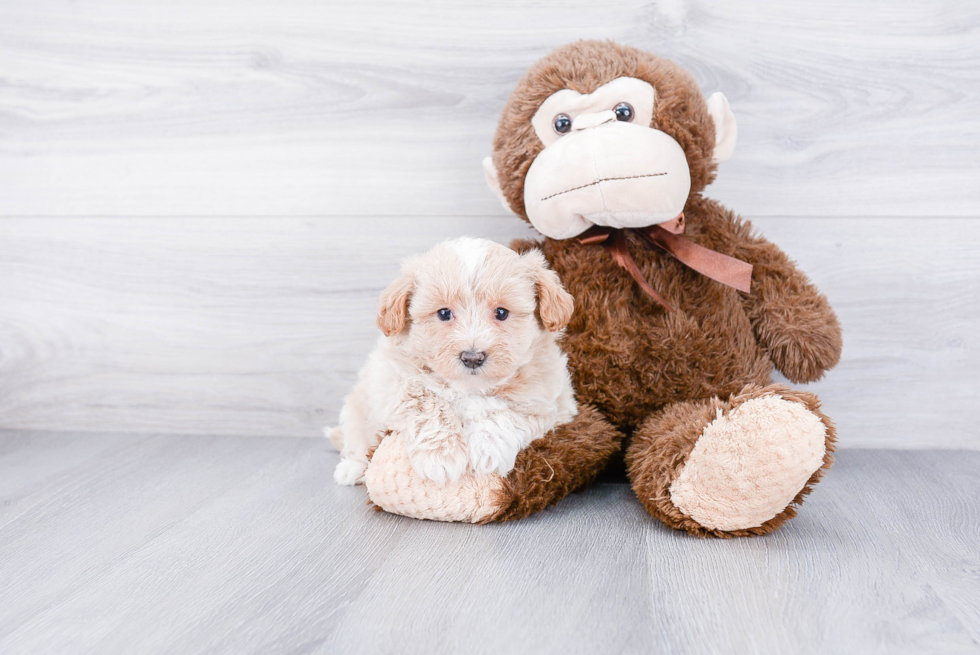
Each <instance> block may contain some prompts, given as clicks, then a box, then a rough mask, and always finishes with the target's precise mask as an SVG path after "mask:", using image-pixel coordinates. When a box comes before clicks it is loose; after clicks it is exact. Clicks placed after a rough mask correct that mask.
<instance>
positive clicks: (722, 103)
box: [708, 91, 738, 161]
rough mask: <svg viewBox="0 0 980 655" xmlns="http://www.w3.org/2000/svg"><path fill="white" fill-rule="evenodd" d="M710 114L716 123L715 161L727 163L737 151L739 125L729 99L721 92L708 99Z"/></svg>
mask: <svg viewBox="0 0 980 655" xmlns="http://www.w3.org/2000/svg"><path fill="white" fill-rule="evenodd" d="M708 113H709V114H711V119H712V120H713V121H714V122H715V152H714V155H713V157H714V160H715V161H725V160H726V159H728V158H729V157H731V156H732V152H734V151H735V139H736V137H738V125H736V123H735V114H733V113H732V108H731V107H729V106H728V98H726V97H725V94H724V93H722V92H721V91H716V92H714V93H712V94H711V97H710V98H708Z"/></svg>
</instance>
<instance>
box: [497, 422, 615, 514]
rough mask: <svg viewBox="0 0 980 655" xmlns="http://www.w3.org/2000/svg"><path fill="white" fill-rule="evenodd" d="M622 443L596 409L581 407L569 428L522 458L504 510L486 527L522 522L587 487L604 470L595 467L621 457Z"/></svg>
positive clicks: (506, 488) (537, 443)
mask: <svg viewBox="0 0 980 655" xmlns="http://www.w3.org/2000/svg"><path fill="white" fill-rule="evenodd" d="M622 440H623V435H622V433H620V432H619V431H618V430H616V429H615V428H613V427H612V426H611V425H609V423H608V422H606V421H605V420H603V418H602V415H601V414H599V412H597V411H596V410H595V408H593V407H589V406H588V405H580V406H579V413H578V416H576V417H575V418H574V419H573V420H572V422H571V423H566V424H565V425H562V426H559V427H558V428H556V429H555V430H553V431H552V432H550V433H549V434H547V435H546V436H545V437H544V438H543V439H538V440H537V441H535V442H533V443H532V444H531V446H530V447H529V448H527V449H525V450H523V451H522V452H521V454H520V456H519V457H518V460H517V464H516V465H515V467H514V470H513V471H511V472H510V475H509V476H507V480H506V481H505V485H504V490H503V493H502V494H501V498H500V499H499V503H500V506H501V508H502V509H501V510H500V511H499V512H497V513H496V514H494V515H493V516H491V517H490V518H489V519H487V521H485V522H490V521H509V520H511V519H519V518H523V517H525V516H527V515H529V514H533V513H535V512H540V511H541V510H543V509H544V508H545V507H547V506H548V505H551V504H552V503H556V502H558V501H559V500H561V499H562V498H564V497H565V496H567V495H568V494H570V493H572V492H573V491H578V490H579V489H581V488H583V487H585V486H586V485H588V484H589V483H590V482H592V480H594V479H595V477H596V475H598V474H599V472H600V470H601V468H600V467H597V466H595V462H596V461H605V460H607V459H609V458H610V457H611V456H612V455H613V454H615V453H617V452H619V449H620V447H621V443H622Z"/></svg>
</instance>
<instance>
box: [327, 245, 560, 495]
mask: <svg viewBox="0 0 980 655" xmlns="http://www.w3.org/2000/svg"><path fill="white" fill-rule="evenodd" d="M571 315H572V297H571V296H570V295H569V294H568V293H567V292H566V291H565V290H564V289H563V288H562V286H561V282H560V281H559V280H558V276H557V275H556V274H555V273H554V272H553V271H551V270H549V269H548V267H547V264H546V263H545V259H544V256H543V255H542V254H541V253H540V252H539V251H537V250H532V251H529V252H526V253H524V254H523V255H518V254H517V253H516V252H514V251H513V250H510V249H509V248H506V247H504V246H502V245H500V244H497V243H493V242H492V241H487V240H485V239H470V238H461V239H455V240H452V241H447V242H444V243H442V244H440V245H438V246H436V247H435V248H433V249H432V250H430V251H429V252H428V253H426V254H424V255H421V256H418V257H414V258H411V259H408V260H407V261H406V262H405V263H404V264H403V266H402V275H401V277H400V278H398V279H397V280H395V282H393V283H392V284H391V286H389V287H388V289H387V290H386V291H385V292H384V294H382V296H381V300H380V306H379V309H378V327H380V328H381V331H382V332H383V333H384V336H383V337H381V339H380V341H379V342H378V346H377V348H376V349H375V350H374V352H373V353H372V354H371V355H370V357H369V358H368V361H367V364H366V365H365V366H364V368H363V369H362V370H361V372H360V376H359V379H358V382H357V384H356V385H355V386H354V389H353V390H352V391H351V393H350V395H348V396H347V398H346V399H345V401H344V407H343V409H342V410H341V412H340V425H339V426H338V427H335V428H333V429H329V428H328V429H327V431H326V432H327V435H328V436H329V437H330V439H331V441H332V442H333V444H334V446H335V447H337V449H338V450H340V453H341V460H340V463H339V464H338V465H337V468H336V470H335V471H334V479H335V480H336V481H337V482H338V483H339V484H343V485H352V484H358V483H361V482H363V480H364V471H365V469H366V468H367V465H368V458H369V454H370V453H371V452H373V450H374V448H376V447H377V445H378V444H379V443H380V442H381V439H382V438H383V437H384V436H387V435H390V434H395V433H397V434H400V435H401V436H402V439H403V440H404V445H405V450H406V452H407V454H408V456H409V459H410V461H411V463H412V467H413V468H414V469H415V471H416V472H417V473H418V475H420V476H422V477H424V478H428V479H431V480H433V481H435V482H436V483H437V484H439V485H444V484H445V483H446V482H450V481H455V480H457V479H459V477H460V476H461V475H462V474H463V473H464V472H465V471H467V469H469V470H470V471H472V472H474V473H477V474H484V473H491V472H496V473H499V474H500V475H502V476H506V475H507V474H508V473H509V472H510V470H511V469H513V468H514V461H515V459H516V457H517V454H518V452H520V450H521V449H523V448H525V447H527V446H528V445H529V444H530V443H531V442H532V441H534V440H535V439H537V438H539V437H542V436H544V435H545V434H546V433H547V432H548V431H550V430H551V429H552V428H554V427H555V426H556V425H560V424H562V423H567V422H568V421H570V420H572V417H574V416H575V414H576V413H577V411H578V410H577V409H576V404H575V399H574V396H573V394H572V385H571V380H570V378H569V375H568V369H567V364H568V362H567V359H566V358H565V355H564V353H562V352H561V350H560V349H559V347H558V344H557V343H556V340H557V336H558V334H559V333H560V332H561V330H563V329H564V328H565V326H566V325H567V324H568V321H569V319H570V318H571Z"/></svg>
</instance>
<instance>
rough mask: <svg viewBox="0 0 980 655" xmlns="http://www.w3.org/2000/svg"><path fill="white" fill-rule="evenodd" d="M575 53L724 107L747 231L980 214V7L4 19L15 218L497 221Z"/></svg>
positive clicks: (84, 9)
mask: <svg viewBox="0 0 980 655" xmlns="http://www.w3.org/2000/svg"><path fill="white" fill-rule="evenodd" d="M579 38H613V39H616V40H619V41H622V42H624V43H628V44H631V45H636V46H639V47H642V48H646V49H649V50H652V51H655V52H658V53H661V54H663V55H666V56H668V57H671V58H673V59H675V60H677V61H678V62H679V63H681V64H682V65H684V66H685V67H687V68H688V69H690V70H691V71H692V73H693V74H694V75H695V76H696V78H697V79H698V81H699V82H700V84H701V85H702V87H703V89H704V90H705V91H706V92H713V91H716V90H722V91H724V92H725V93H726V94H727V95H728V97H729V99H730V100H731V104H732V107H733V110H734V111H735V113H736V116H737V117H738V120H739V146H738V148H737V149H736V154H735V157H734V159H733V160H732V161H731V162H729V163H726V164H725V165H724V166H723V169H722V172H721V176H720V179H719V181H718V182H717V183H716V185H715V186H714V187H713V189H712V193H713V194H714V195H716V196H717V197H718V198H720V199H722V200H723V201H725V202H726V203H728V204H730V205H731V206H733V207H735V208H736V209H738V210H739V211H742V212H745V213H746V214H749V215H753V216H766V215H771V216H784V215H790V216H799V215H808V216H821V215H825V216H826V215H838V216H896V215H900V216H920V215H924V216H933V215H940V216H957V215H966V216H975V215H977V213H978V207H980V185H978V184H977V183H976V181H977V176H978V170H980V123H978V121H977V120H976V116H977V115H980V5H978V4H977V3H975V2H966V1H960V2H940V3H937V2H933V1H932V0H914V1H911V2H903V3H899V4H895V3H887V4H882V3H855V2H850V1H848V0H832V1H829V2H821V3H785V2H779V1H778V0H751V1H749V2H741V3H737V4H733V3H728V2H724V1H723V0H713V1H710V2H700V1H695V2H687V1H686V0H664V1H662V2H653V3H651V2H646V1H645V0H629V1H625V2H613V3H607V2H603V3H595V2H591V1H587V0H563V1H562V2H538V3H527V2H517V1H507V2H499V3H486V2H474V1H472V0H466V1H460V0H451V1H449V0H442V1H440V2H425V3H402V2H394V1H387V2H384V1H377V2H373V1H372V2H344V3H341V2H318V3H310V2H304V1H300V0H285V1H282V2H274V3H261V2H234V3H228V2H224V1H222V0H195V1H194V2H139V3H135V2H75V1H70V0H6V1H5V2H3V3H2V4H0V79H2V83H0V136H2V139H0V179H2V180H3V187H2V189H0V215H8V216H39V215H118V216H164V215H192V216H216V215H228V216H231V215H250V216H270V215H271V216H281V215H292V216H301V215H317V216H323V215H338V216H339V215H351V214H359V215H396V214H409V215H416V216H427V215H433V214H438V215H444V216H445V215H487V214H493V213H497V212H500V211H501V210H500V209H499V206H498V204H497V203H496V201H495V200H494V199H493V197H492V196H491V194H490V193H489V192H488V191H487V190H486V189H485V188H484V183H483V175H482V171H481V169H480V161H481V159H482V158H483V157H484V156H485V155H486V154H488V150H489V147H490V140H491V135H492V133H493V130H494V127H495V123H496V120H497V116H498V114H499V112H500V110H501V109H502V107H503V104H504V101H505V100H506V98H507V96H508V94H509V93H510V91H511V89H512V88H513V86H514V84H515V83H516V81H517V79H518V77H519V76H520V75H521V74H522V73H523V71H524V70H525V69H526V68H527V67H528V66H529V65H530V64H531V63H532V62H533V61H535V60H536V59H537V58H538V57H540V56H541V55H543V54H545V53H546V52H547V51H549V50H550V49H552V48H554V47H556V46H558V45H561V44H563V43H566V42H569V41H572V40H575V39H579Z"/></svg>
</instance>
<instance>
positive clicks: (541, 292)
mask: <svg viewBox="0 0 980 655" xmlns="http://www.w3.org/2000/svg"><path fill="white" fill-rule="evenodd" d="M521 259H523V260H525V261H527V262H528V263H530V264H531V266H532V267H533V268H534V283H535V286H536V287H537V290H538V318H539V319H541V324H542V325H543V326H544V327H545V329H546V330H548V331H549V332H559V331H561V330H564V329H565V327H566V326H567V325H568V322H569V321H570V320H572V312H573V311H574V310H575V300H574V299H573V298H572V295H571V294H570V293H568V292H567V291H565V287H563V286H562V285H561V280H560V279H559V278H558V274H557V273H555V272H554V271H553V270H551V269H550V268H548V262H547V260H546V259H545V258H544V255H543V254H541V251H540V250H538V249H537V248H535V249H533V250H528V251H526V252H524V253H522V254H521Z"/></svg>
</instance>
